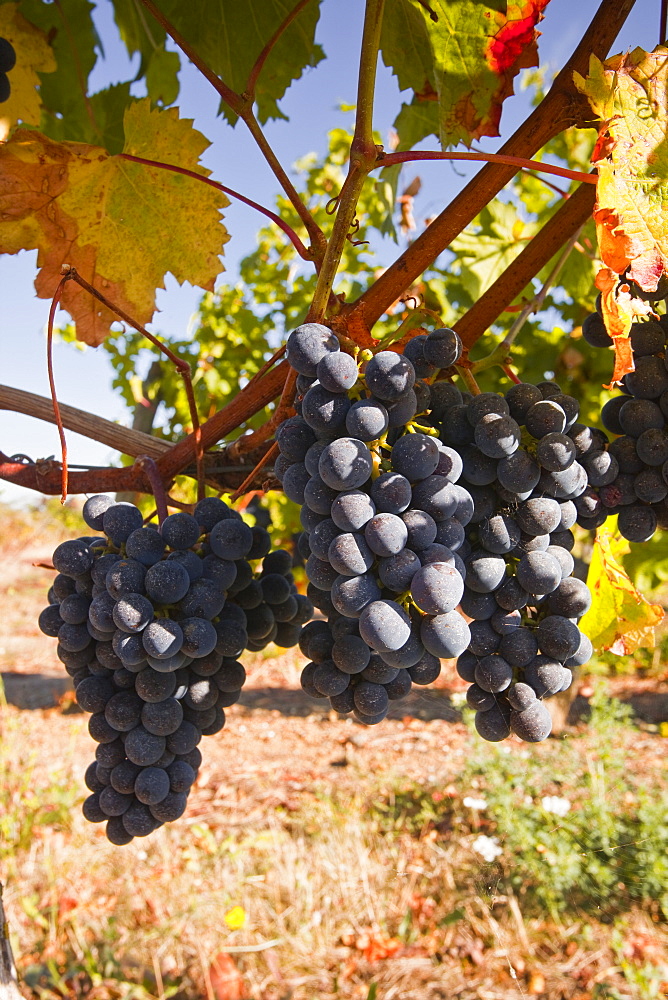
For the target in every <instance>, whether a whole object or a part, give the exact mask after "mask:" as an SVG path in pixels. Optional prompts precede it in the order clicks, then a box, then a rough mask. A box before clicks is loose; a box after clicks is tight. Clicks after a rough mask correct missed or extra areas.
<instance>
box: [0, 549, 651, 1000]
mask: <svg viewBox="0 0 668 1000" xmlns="http://www.w3.org/2000/svg"><path fill="white" fill-rule="evenodd" d="M0 537H6V536H5V535H4V532H0ZM44 542H45V544H46V543H48V545H51V546H52V540H51V539H48V538H45V540H44ZM48 545H47V549H48ZM21 552H22V550H20V549H19V550H17V552H16V553H15V556H19V557H20V556H21ZM32 561H34V560H33V559H32V558H31V559H30V560H24V561H23V562H20V561H19V559H18V558H16V559H15V565H14V570H13V572H14V576H13V580H14V582H13V583H12V584H11V585H10V586H9V587H6V588H5V591H4V594H3V595H2V596H3V601H4V606H5V609H6V612H7V614H8V617H7V618H6V621H8V622H11V629H7V630H6V631H9V632H11V633H12V634H15V635H19V636H21V640H20V642H19V644H18V645H17V646H16V647H15V650H14V653H13V654H12V655H13V657H14V659H13V661H12V662H11V663H8V662H7V660H6V659H5V660H4V664H6V666H7V667H8V668H9V669H12V670H14V671H21V670H25V671H26V672H30V671H35V670H39V672H44V671H45V670H46V672H49V671H50V670H52V669H54V670H55V669H56V665H57V660H55V657H54V653H53V648H52V644H51V643H50V642H49V640H46V639H43V638H39V637H38V636H37V635H36V634H33V633H34V624H33V623H34V616H35V613H36V611H37V610H38V609H39V607H40V606H41V603H42V600H43V590H41V593H40V588H42V587H43V586H44V573H45V571H43V570H39V569H35V568H34V567H32V566H31V565H30V562H32ZM47 576H48V574H47ZM40 650H41V651H42V652H41V654H40V652H39V651H40ZM17 656H18V657H24V656H25V657H26V659H25V660H20V661H17V659H16V657H17ZM249 666H250V670H251V678H252V679H251V682H250V688H249V692H248V695H247V696H246V699H245V701H246V704H245V705H244V704H240V705H238V706H234V707H233V708H232V709H231V710H230V712H229V727H228V728H227V729H226V730H225V731H224V732H223V733H222V734H220V736H218V737H215V738H212V739H211V740H210V741H205V743H206V742H208V743H209V745H208V746H206V745H205V746H204V747H203V748H202V749H203V751H204V756H205V763H204V765H203V767H202V769H201V772H200V776H199V779H198V783H197V786H196V788H195V789H194V791H193V794H192V795H191V799H190V803H189V809H188V812H187V814H186V816H185V817H184V818H183V819H182V820H181V821H179V822H178V823H176V824H174V825H173V826H170V827H168V828H162V829H161V830H159V831H158V832H157V833H156V834H154V835H153V836H152V837H150V838H148V839H147V840H146V841H135V842H133V844H131V845H130V846H129V847H127V848H114V847H111V846H110V845H109V844H108V843H107V842H106V840H105V839H104V836H103V834H102V831H101V829H100V828H99V827H93V826H91V825H89V824H86V823H84V821H83V819H82V818H81V816H80V813H79V808H78V804H79V802H80V801H81V799H82V798H83V797H84V790H83V780H82V779H83V772H84V770H85V767H86V764H87V763H88V761H89V760H90V759H91V752H92V744H91V741H90V739H89V737H88V734H87V729H86V719H85V718H84V716H82V715H80V714H64V712H63V711H62V710H60V709H58V708H54V709H50V710H34V711H30V712H26V711H21V710H19V709H17V708H15V707H13V706H11V705H4V706H2V707H0V734H1V737H2V742H1V744H0V876H1V877H2V881H3V882H4V883H5V886H6V890H5V904H6V908H7V913H8V917H9V920H10V924H11V930H12V938H13V942H14V947H15V953H16V956H17V962H18V966H19V971H20V974H21V976H22V977H23V986H22V988H23V990H24V993H25V995H26V996H27V997H37V996H40V997H44V998H55V997H63V996H66V997H75V996H82V997H83V996H85V997H87V998H91V1000H107V998H110V1000H111V998H128V1000H131V998H138V1000H149V998H152V997H156V998H157V997H159V998H161V1000H162V998H165V1000H166V998H167V997H169V996H173V995H178V996H180V997H183V998H184V1000H196V998H200V997H206V998H207V1000H239V998H241V997H242V996H247V997H249V998H252V1000H334V998H337V1000H338V998H341V1000H343V998H346V1000H348V998H350V1000H353V998H359V1000H373V998H374V997H375V998H376V1000H381V998H382V1000H409V998H410V1000H446V998H447V1000H450V998H454V997H457V998H462V1000H496V998H498V1000H519V998H524V997H527V996H543V997H546V998H549V1000H626V998H628V1000H655V998H659V997H662V996H665V995H666V985H665V981H666V980H668V934H667V933H666V929H665V924H664V917H665V914H664V911H663V909H662V906H661V903H660V902H659V901H658V899H655V897H657V893H658V890H657V891H654V890H652V892H650V889H649V888H648V887H649V884H650V881H651V878H652V877H654V878H658V877H659V876H660V872H659V869H658V867H657V866H658V865H659V864H660V857H659V854H660V852H659V849H658V846H657V845H658V843H659V842H658V840H657V841H656V843H655V842H654V837H653V835H652V836H651V837H650V838H648V842H647V843H643V844H634V845H632V847H633V848H634V850H636V854H637V855H638V857H636V856H635V855H634V865H635V867H633V868H632V867H631V865H630V864H629V869H628V873H629V877H628V878H626V883H627V884H626V885H623V884H621V883H620V886H619V887H618V891H617V895H618V899H617V902H616V903H615V905H614V906H612V905H611V902H610V901H611V899H614V893H613V895H612V896H611V895H610V892H609V890H608V889H606V888H605V886H604V884H603V881H602V880H601V881H600V882H597V881H596V880H597V878H598V876H597V875H596V871H595V870H594V869H592V872H593V874H590V875H588V880H589V882H588V884H587V887H586V888H587V892H586V893H585V896H586V901H585V902H586V905H585V903H583V899H582V898H580V896H578V897H577V898H576V894H575V893H569V894H568V895H567V897H566V898H565V905H564V907H563V908H562V909H561V910H560V911H559V912H555V913H553V914H551V915H550V914H549V913H548V910H547V909H546V908H545V907H543V906H541V905H538V904H537V902H536V900H537V899H538V896H537V895H536V893H537V889H536V886H535V885H533V884H532V883H531V881H530V880H529V877H528V876H527V878H526V880H525V881H524V882H523V883H520V884H519V885H518V884H515V883H514V882H513V872H514V871H518V870H520V866H521V865H523V864H528V860H529V857H530V856H531V858H532V859H534V860H535V859H536V858H538V859H539V861H540V863H541V865H542V864H543V861H544V865H543V871H544V874H543V875H540V876H539V877H544V879H545V881H546V884H547V885H548V887H549V885H551V883H550V879H551V878H553V875H552V874H551V868H550V866H551V865H552V864H553V862H551V861H550V858H549V856H548V854H541V855H540V856H538V855H537V854H536V851H537V850H538V847H537V844H538V843H539V842H540V843H542V840H541V838H543V839H545V842H546V843H547V844H548V845H550V844H551V838H552V837H553V835H554V833H555V832H556V831H558V829H559V828H560V827H561V826H562V821H561V820H560V819H559V818H557V817H556V816H549V815H545V816H543V817H542V819H541V820H540V824H539V825H538V826H537V827H536V829H534V828H533V827H532V828H530V827H529V826H527V828H526V831H527V832H526V843H525V844H524V845H523V844H522V843H521V842H520V841H521V838H520V841H518V836H519V835H518V832H517V831H518V829H519V826H518V825H517V824H519V823H520V821H522V822H524V821H525V820H524V819H522V816H524V815H525V814H524V813H522V812H521V810H520V809H519V808H518V809H517V810H516V812H515V813H512V803H510V806H509V808H511V813H510V814H511V815H512V816H514V817H515V819H514V820H513V821H510V822H509V823H507V824H506V826H505V827H504V826H503V825H502V824H501V821H500V819H499V817H501V816H503V815H505V813H504V812H503V810H504V808H506V807H505V806H504V801H503V794H505V790H507V782H508V780H509V779H508V778H507V777H504V774H505V771H504V768H505V769H509V771H508V773H510V772H512V774H513V775H515V776H519V778H518V780H519V779H523V776H524V775H525V774H526V780H527V793H528V794H529V797H530V798H531V797H533V802H534V803H535V808H534V810H533V811H534V812H535V813H536V815H538V812H537V810H538V803H539V801H540V795H541V794H552V795H562V796H564V795H566V796H567V797H568V798H569V799H572V800H573V802H574V803H576V804H578V803H579V804H578V808H581V806H582V803H584V804H585V805H586V804H587V803H586V799H587V797H588V796H589V797H595V796H594V792H596V794H597V795H600V796H601V804H600V809H599V812H598V813H596V815H597V816H600V823H601V824H604V823H607V822H611V823H613V824H614V822H615V820H614V816H613V818H612V819H610V817H611V815H612V813H613V812H614V810H615V809H617V807H618V806H619V808H620V809H623V810H626V811H627V812H628V813H629V815H631V814H634V813H635V811H637V809H638V808H639V807H638V795H639V790H642V789H643V788H645V789H646V790H648V791H649V792H650V793H651V795H652V797H653V799H654V801H655V802H656V803H661V802H663V801H664V800H665V795H666V793H665V788H664V774H663V768H664V749H663V741H662V739H661V737H660V736H659V735H658V734H657V733H656V732H653V731H652V732H644V733H643V732H639V731H638V730H637V729H635V728H632V727H631V726H630V725H622V724H617V723H614V720H613V721H612V722H610V720H608V722H606V721H605V719H604V718H603V716H601V722H600V726H599V728H598V729H593V730H591V731H590V732H588V733H586V734H585V733H584V730H582V731H580V732H579V733H576V734H573V735H572V736H571V737H569V738H568V739H566V740H563V741H561V742H557V741H549V743H548V744H547V745H544V746H541V747H539V748H536V749H533V748H532V749H531V750H530V754H531V756H530V757H529V756H528V751H527V749H526V747H524V746H522V745H520V744H519V743H513V742H510V743H509V744H508V748H507V753H506V752H505V751H503V750H501V751H500V750H498V749H497V748H490V749H489V750H487V749H484V748H483V749H481V747H480V743H479V741H477V740H476V739H475V738H474V737H472V736H471V734H470V732H469V730H468V729H467V728H466V727H465V726H464V725H463V724H462V723H454V724H453V723H451V722H448V721H445V720H444V719H443V718H442V717H439V712H438V711H434V705H435V704H436V701H437V699H438V698H440V699H441V702H442V701H443V700H444V698H445V694H442V695H438V696H433V697H432V696H430V695H429V693H427V694H425V695H424V696H423V700H422V701H420V702H418V703H417V707H416V708H415V709H414V710H412V711H414V714H412V715H411V717H406V718H404V719H400V718H397V719H393V720H388V721H387V722H386V723H384V724H383V726H382V727H380V728H379V729H378V730H377V731H376V730H374V731H372V732H368V731H364V730H362V729H361V727H359V726H356V725H353V724H352V723H342V722H340V721H336V720H334V719H331V718H330V717H329V716H327V715H325V714H322V712H319V711H317V712H316V711H312V710H311V709H310V708H309V706H308V702H305V701H304V699H303V698H302V697H301V696H300V695H299V693H298V692H297V691H296V690H294V691H293V690H291V689H293V688H295V687H296V678H297V674H298V670H299V664H298V662H297V661H296V660H295V659H294V658H293V657H291V656H287V657H286V656H283V657H280V658H271V657H260V656H258V657H254V658H253V660H252V662H250V661H249ZM279 688H280V690H279ZM276 706H278V707H276ZM422 709H424V715H425V718H424V719H423V720H420V719H417V718H415V714H420V712H421V711H422ZM443 714H446V713H443V712H440V715H443ZM606 727H607V728H606ZM534 761H535V762H537V763H536V765H535V772H536V773H537V774H539V775H542V777H540V791H536V788H538V786H536V788H534V787H533V786H530V785H529V781H530V780H538V779H535V776H534V778H531V779H530V775H529V771H530V769H531V767H533V766H534ZM592 776H593V777H592ZM594 778H595V781H594ZM513 780H515V779H513ZM516 791H517V789H516ZM467 795H469V796H471V795H473V796H478V797H483V798H486V799H488V801H489V808H488V809H487V810H482V811H478V812H476V811H475V810H471V809H470V808H467V807H465V806H464V804H463V799H464V797H465V796H467ZM625 797H626V798H625ZM613 800H614V801H613ZM606 803H607V804H606ZM625 803H626V805H625ZM532 808H533V807H532ZM574 810H575V805H574ZM525 812H526V810H525ZM529 812H530V810H529ZM527 815H528V813H527ZM532 815H533V813H532ZM573 815H574V816H575V811H574V813H573ZM665 817H666V819H668V805H667V806H666V812H665ZM536 822H538V821H536ZM563 822H564V824H567V823H568V822H569V820H565V821H563ZM541 824H542V825H541ZM665 825H666V824H664V826H665ZM522 829H524V828H522ZM578 829H580V828H578ZM620 830H621V827H619V828H617V827H614V826H613V827H612V837H613V843H612V849H613V851H614V850H615V849H617V847H623V848H624V850H626V851H629V850H630V848H629V845H622V844H621V842H617V841H615V839H614V838H615V836H617V837H619V831H620ZM660 834H662V831H661V830H659V828H658V827H657V834H656V835H657V837H659V835H660ZM480 835H484V836H489V837H493V838H496V839H497V840H498V842H499V844H500V845H501V848H502V850H503V851H504V854H503V855H502V856H501V857H500V859H499V860H498V861H497V862H495V863H492V864H486V863H485V862H484V860H483V858H482V857H480V855H479V854H476V853H475V850H474V849H473V846H472V845H473V843H474V842H475V839H476V837H478V836H480ZM650 841H651V842H650ZM518 845H519V846H518ZM583 849H584V851H587V850H590V848H589V847H588V846H587V845H585V846H584V848H583ZM629 857H630V856H629ZM593 860H594V859H593V858H592V861H593ZM559 864H561V862H560V863H559ZM560 870H561V869H560V868H558V869H555V871H557V874H558V872H559V871H560ZM522 871H524V869H522ZM539 871H540V869H539ZM522 887H524V889H525V890H526V892H524V893H523V891H522ZM665 888H666V891H667V892H668V886H666V887H665ZM606 892H607V893H608V895H607V896H606V895H605V893H606ZM652 893H653V895H652ZM597 894H598V895H600V899H599V902H600V904H601V909H600V910H599V911H598V912H597V910H596V905H597ZM650 897H651V898H650ZM653 899H655V901H654V902H652V900H653ZM235 907H242V908H243V910H244V912H245V914H246V920H245V925H244V926H243V927H241V928H239V929H231V928H230V927H229V926H228V923H227V922H226V915H227V914H229V912H230V911H231V910H232V909H233V908H235ZM271 942H274V944H273V945H272V946H271V947H265V945H267V944H269V943H271ZM256 949H257V950H256ZM221 953H222V954H229V955H231V957H232V959H233V961H234V963H235V964H236V966H237V967H238V969H239V970H240V973H241V979H234V978H233V979H231V980H229V982H228V983H227V985H225V984H224V982H223V981H222V980H221V977H220V974H219V972H217V970H216V966H215V963H214V960H215V959H216V956H219V955H220V954H221ZM212 963H213V964H212Z"/></svg>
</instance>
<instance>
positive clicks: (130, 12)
mask: <svg viewBox="0 0 668 1000" xmlns="http://www.w3.org/2000/svg"><path fill="white" fill-rule="evenodd" d="M113 3H114V20H115V21H116V25H117V27H118V30H119V32H120V35H121V38H122V39H123V41H124V42H125V47H126V48H127V50H128V53H129V55H131V56H133V55H134V54H135V53H137V52H138V53H139V55H140V57H141V64H140V67H139V72H138V73H137V79H140V78H141V77H142V76H144V78H145V81H146V90H147V93H148V96H149V97H150V98H151V100H152V101H153V103H154V104H163V105H169V104H173V103H174V101H175V100H176V98H177V97H178V96H179V79H178V73H179V69H180V67H181V60H180V57H179V54H178V53H177V52H167V51H166V49H165V40H166V37H167V36H166V34H165V31H164V28H162V27H161V26H160V25H159V24H158V23H157V21H155V20H154V19H153V18H152V17H151V15H150V14H149V13H148V11H146V10H145V9H144V8H143V7H142V5H141V4H140V3H139V2H138V0H113Z"/></svg>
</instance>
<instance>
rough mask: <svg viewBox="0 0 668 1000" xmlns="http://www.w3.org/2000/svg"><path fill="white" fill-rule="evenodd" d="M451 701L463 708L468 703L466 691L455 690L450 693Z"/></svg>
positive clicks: (457, 706)
mask: <svg viewBox="0 0 668 1000" xmlns="http://www.w3.org/2000/svg"><path fill="white" fill-rule="evenodd" d="M450 701H451V702H452V704H453V705H454V706H455V708H462V707H463V706H464V705H466V691H453V692H452V694H451V695H450Z"/></svg>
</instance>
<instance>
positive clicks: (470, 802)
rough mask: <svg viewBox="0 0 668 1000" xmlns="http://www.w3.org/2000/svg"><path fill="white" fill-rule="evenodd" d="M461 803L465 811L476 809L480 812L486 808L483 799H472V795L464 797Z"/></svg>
mask: <svg viewBox="0 0 668 1000" xmlns="http://www.w3.org/2000/svg"><path fill="white" fill-rule="evenodd" d="M463 802H464V805H465V806H466V808H467V809H478V810H480V811H482V810H483V809H486V808H487V802H486V800H485V799H474V798H473V796H472V795H466V796H465V797H464V800H463Z"/></svg>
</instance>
